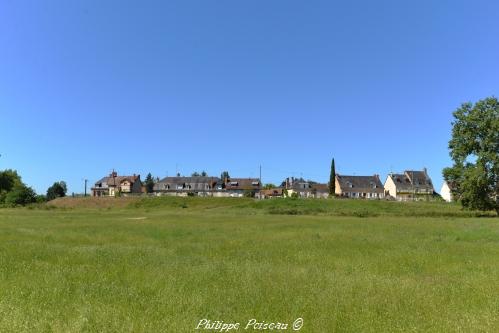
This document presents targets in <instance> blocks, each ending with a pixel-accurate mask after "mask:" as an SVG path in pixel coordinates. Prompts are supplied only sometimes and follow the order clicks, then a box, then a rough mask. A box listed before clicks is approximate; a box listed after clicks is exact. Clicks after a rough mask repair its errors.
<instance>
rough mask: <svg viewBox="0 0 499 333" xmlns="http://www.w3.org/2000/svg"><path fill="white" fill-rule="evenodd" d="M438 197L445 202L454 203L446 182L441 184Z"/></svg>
mask: <svg viewBox="0 0 499 333" xmlns="http://www.w3.org/2000/svg"><path fill="white" fill-rule="evenodd" d="M440 195H441V196H442V198H443V199H444V200H445V201H447V202H452V201H454V199H453V198H452V192H451V187H450V186H449V183H447V181H444V183H443V184H442V188H441V189H440Z"/></svg>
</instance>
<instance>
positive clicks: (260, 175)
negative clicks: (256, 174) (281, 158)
mask: <svg viewBox="0 0 499 333" xmlns="http://www.w3.org/2000/svg"><path fill="white" fill-rule="evenodd" d="M262 185H263V184H262V165H261V164H260V186H262Z"/></svg>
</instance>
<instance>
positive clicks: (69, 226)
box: [0, 198, 499, 332]
mask: <svg viewBox="0 0 499 333" xmlns="http://www.w3.org/2000/svg"><path fill="white" fill-rule="evenodd" d="M364 203H365V204H367V205H368V206H367V207H366V206H362V207H363V209H367V210H368V211H373V212H376V214H378V215H377V216H367V217H364V218H359V217H356V216H342V215H343V214H345V215H346V214H347V213H348V212H356V211H357V210H358V209H361V208H360V204H359V203H357V202H350V201H335V202H332V201H327V202H326V201H324V202H322V201H310V202H309V201H301V200H296V201H289V202H288V201H286V202H284V201H282V202H278V201H265V202H254V201H252V200H246V199H243V200H240V199H232V198H224V199H220V200H218V199H217V200H214V201H210V200H206V199H201V198H167V199H165V198H154V199H149V200H144V201H139V202H134V203H132V204H131V205H132V206H128V207H122V208H116V209H103V208H98V209H77V208H72V209H51V210H40V209H31V210H30V209H4V210H0V332H53V331H55V332H194V331H195V329H194V328H195V327H196V325H197V323H198V321H199V320H200V319H202V318H208V319H212V320H223V321H226V322H228V321H237V322H241V323H242V325H243V326H244V324H246V321H247V320H248V319H251V318H256V319H258V320H260V321H266V322H272V321H280V322H288V323H292V322H293V321H294V320H295V319H296V318H298V317H302V318H303V319H304V322H305V325H304V327H303V329H302V330H301V332H407V331H416V332H417V331H419V332H426V331H433V332H450V331H463V332H474V331H476V332H479V331H487V332H496V331H499V316H498V314H499V297H497V295H499V284H498V283H497V281H498V280H499V265H497V262H499V219H497V218H485V219H484V218H476V217H466V214H468V213H469V212H465V211H461V210H460V209H459V207H456V206H452V205H451V206H448V205H447V206H446V205H444V204H433V203H422V204H414V203H410V204H408V205H401V206H397V204H399V203H386V202H385V203H382V204H379V203H371V202H364ZM385 204H387V205H392V204H393V206H385ZM386 207H393V210H390V209H389V208H386ZM439 207H440V208H439ZM319 208H320V209H321V210H319ZM279 209H297V210H299V211H300V214H297V215H288V213H286V212H284V213H282V214H281V213H279V214H275V213H273V212H274V211H275V210H279ZM306 209H309V211H308V212H310V213H311V215H304V214H305V213H304V212H305V211H306ZM422 209H423V210H424V209H427V212H422V211H421V210H422ZM439 209H441V210H440V211H441V212H442V215H441V216H438V217H435V216H431V215H432V214H436V212H438V211H439ZM406 211H412V212H413V213H415V214H420V215H417V216H416V217H414V216H410V214H409V213H406ZM451 213H452V214H455V215H451ZM460 214H463V215H460ZM353 215H355V214H353ZM240 330H242V329H240Z"/></svg>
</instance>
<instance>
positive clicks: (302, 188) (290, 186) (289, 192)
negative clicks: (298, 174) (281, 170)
mask: <svg viewBox="0 0 499 333" xmlns="http://www.w3.org/2000/svg"><path fill="white" fill-rule="evenodd" d="M282 186H283V187H284V189H285V190H286V191H285V196H287V197H292V196H293V195H296V196H297V197H299V198H310V197H312V185H311V183H310V182H309V181H306V180H305V179H303V178H295V177H288V178H286V179H285V180H284V182H282Z"/></svg>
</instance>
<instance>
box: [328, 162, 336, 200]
mask: <svg viewBox="0 0 499 333" xmlns="http://www.w3.org/2000/svg"><path fill="white" fill-rule="evenodd" d="M335 176H336V168H335V166H334V158H333V160H332V161H331V173H330V174H329V195H330V196H335V194H336V178H335Z"/></svg>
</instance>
